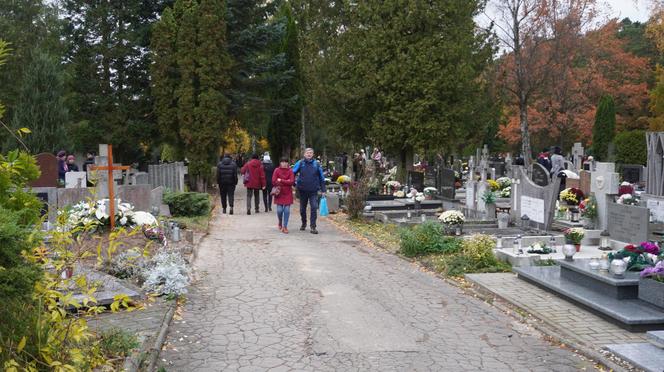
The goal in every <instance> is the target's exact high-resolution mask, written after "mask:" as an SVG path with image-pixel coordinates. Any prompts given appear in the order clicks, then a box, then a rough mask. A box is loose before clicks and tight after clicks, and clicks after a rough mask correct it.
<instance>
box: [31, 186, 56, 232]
mask: <svg viewBox="0 0 664 372" xmlns="http://www.w3.org/2000/svg"><path fill="white" fill-rule="evenodd" d="M26 191H27V190H26ZM30 191H31V192H32V193H34V194H35V196H37V198H38V199H39V200H41V201H42V208H41V215H42V216H44V215H47V214H48V221H49V222H50V223H51V224H55V221H56V219H57V218H58V189H57V188H56V187H33V188H32V189H31V190H30Z"/></svg>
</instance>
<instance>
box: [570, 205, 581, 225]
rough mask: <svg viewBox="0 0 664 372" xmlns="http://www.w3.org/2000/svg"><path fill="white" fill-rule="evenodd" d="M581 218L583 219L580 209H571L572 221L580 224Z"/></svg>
mask: <svg viewBox="0 0 664 372" xmlns="http://www.w3.org/2000/svg"><path fill="white" fill-rule="evenodd" d="M580 218H581V213H580V212H579V208H571V217H570V221H572V222H579V219H580Z"/></svg>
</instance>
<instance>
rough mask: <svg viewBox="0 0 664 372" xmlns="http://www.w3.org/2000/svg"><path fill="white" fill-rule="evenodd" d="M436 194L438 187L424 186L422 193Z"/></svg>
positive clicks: (427, 194)
mask: <svg viewBox="0 0 664 372" xmlns="http://www.w3.org/2000/svg"><path fill="white" fill-rule="evenodd" d="M436 194H438V189H436V188H435V187H425V188H424V195H426V196H433V195H436Z"/></svg>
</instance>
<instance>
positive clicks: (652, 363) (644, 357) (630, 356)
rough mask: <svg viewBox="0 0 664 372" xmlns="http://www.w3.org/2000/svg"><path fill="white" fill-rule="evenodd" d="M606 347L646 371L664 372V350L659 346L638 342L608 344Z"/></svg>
mask: <svg viewBox="0 0 664 372" xmlns="http://www.w3.org/2000/svg"><path fill="white" fill-rule="evenodd" d="M606 348H607V349H608V350H609V351H611V352H612V353H614V354H616V355H618V356H619V357H621V358H622V359H625V360H626V361H628V362H630V363H632V364H633V365H635V366H636V367H639V368H641V369H643V370H644V371H647V372H662V370H664V367H663V366H664V351H663V350H662V349H659V348H657V346H654V345H651V344H647V343H638V344H615V345H607V346H606Z"/></svg>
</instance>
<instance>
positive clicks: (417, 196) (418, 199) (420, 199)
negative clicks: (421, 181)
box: [411, 192, 426, 203]
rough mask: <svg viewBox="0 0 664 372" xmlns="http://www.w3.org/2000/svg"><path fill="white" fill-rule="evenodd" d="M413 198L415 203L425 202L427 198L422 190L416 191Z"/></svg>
mask: <svg viewBox="0 0 664 372" xmlns="http://www.w3.org/2000/svg"><path fill="white" fill-rule="evenodd" d="M411 199H412V200H413V201H414V202H415V203H421V202H423V201H424V200H426V196H425V195H424V193H422V192H418V193H416V194H415V195H414V196H412V197H411Z"/></svg>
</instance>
